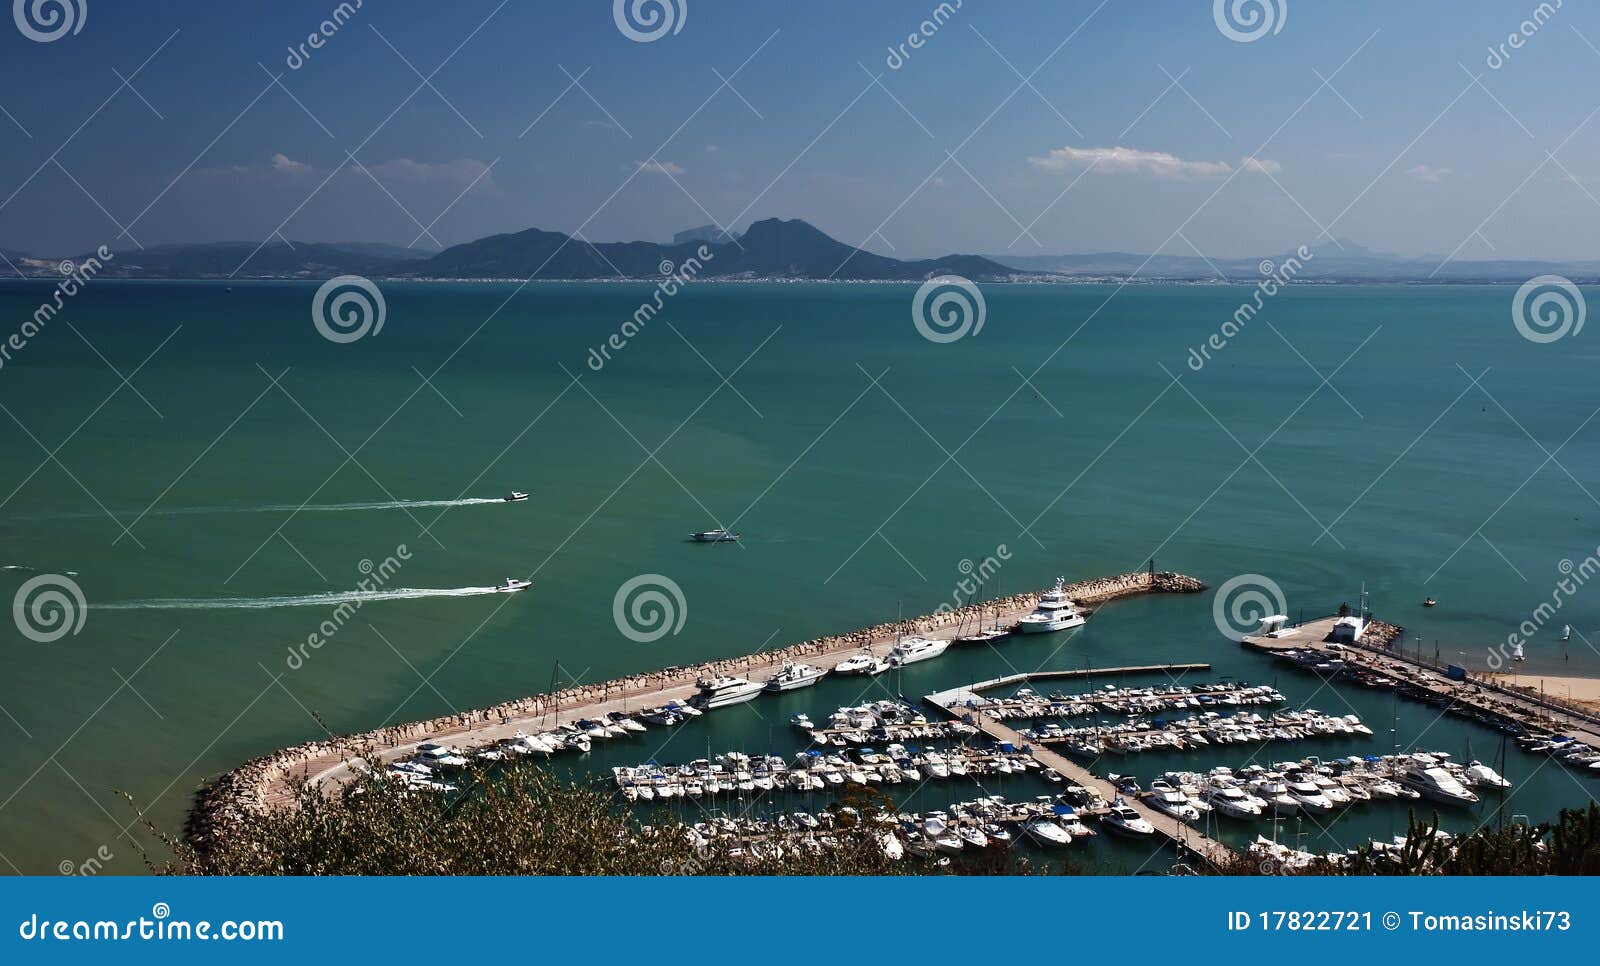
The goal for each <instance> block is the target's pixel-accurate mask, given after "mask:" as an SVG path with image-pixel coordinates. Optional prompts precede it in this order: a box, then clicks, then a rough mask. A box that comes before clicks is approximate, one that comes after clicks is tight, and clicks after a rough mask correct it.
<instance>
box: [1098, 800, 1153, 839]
mask: <svg viewBox="0 0 1600 966" xmlns="http://www.w3.org/2000/svg"><path fill="white" fill-rule="evenodd" d="M1101 821H1102V822H1105V823H1106V828H1108V829H1110V830H1111V831H1113V832H1116V833H1118V834H1119V835H1127V836H1130V837H1132V838H1147V837H1149V836H1151V835H1154V834H1156V827H1155V826H1154V825H1151V824H1150V823H1149V822H1148V821H1147V820H1145V819H1144V818H1142V817H1140V815H1139V813H1138V812H1136V811H1134V810H1133V809H1132V808H1131V807H1130V806H1128V805H1127V804H1126V803H1125V802H1123V801H1122V800H1121V799H1118V800H1117V802H1116V804H1114V805H1112V806H1111V807H1110V808H1109V809H1108V810H1107V811H1106V814H1105V816H1104V817H1103V818H1102V819H1101Z"/></svg>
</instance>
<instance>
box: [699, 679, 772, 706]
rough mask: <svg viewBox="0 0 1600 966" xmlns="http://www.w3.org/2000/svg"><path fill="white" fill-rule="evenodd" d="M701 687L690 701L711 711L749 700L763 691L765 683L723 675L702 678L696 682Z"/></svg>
mask: <svg viewBox="0 0 1600 966" xmlns="http://www.w3.org/2000/svg"><path fill="white" fill-rule="evenodd" d="M695 686H696V687H698V688H699V689H700V693H699V694H696V695H695V696H694V697H693V698H691V699H690V701H691V702H692V703H693V704H694V705H696V706H698V707H699V708H700V709H701V710H704V711H710V710H712V709H714V708H725V707H727V706H728V705H730V704H741V703H743V702H745V701H749V700H751V699H752V698H754V697H755V696H756V695H758V694H760V693H761V689H762V687H763V685H760V684H757V683H755V682H754V681H751V680H750V679H748V678H736V677H729V676H728V675H722V676H720V677H715V678H701V679H699V680H698V681H696V682H695Z"/></svg>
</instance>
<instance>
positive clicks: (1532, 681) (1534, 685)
mask: <svg viewBox="0 0 1600 966" xmlns="http://www.w3.org/2000/svg"><path fill="white" fill-rule="evenodd" d="M1493 679H1494V680H1495V681H1499V682H1501V683H1503V684H1505V685H1506V686H1507V687H1513V688H1527V689H1529V690H1530V691H1532V692H1533V693H1534V694H1538V693H1539V690H1540V688H1541V687H1542V688H1543V689H1544V694H1545V696H1547V697H1550V698H1558V699H1561V700H1568V699H1570V700H1571V701H1573V702H1574V703H1575V704H1580V705H1582V706H1584V707H1585V708H1587V709H1588V710H1590V711H1594V712H1600V678H1579V677H1556V676H1553V675H1549V674H1496V675H1494V676H1493Z"/></svg>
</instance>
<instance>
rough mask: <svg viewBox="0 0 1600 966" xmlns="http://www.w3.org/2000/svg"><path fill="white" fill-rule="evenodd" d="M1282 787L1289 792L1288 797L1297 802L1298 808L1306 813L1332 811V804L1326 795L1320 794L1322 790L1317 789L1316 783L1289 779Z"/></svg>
mask: <svg viewBox="0 0 1600 966" xmlns="http://www.w3.org/2000/svg"><path fill="white" fill-rule="evenodd" d="M1284 786H1285V787H1286V788H1287V789H1288V790H1289V797H1290V798H1293V799H1294V800H1295V801H1296V802H1298V803H1299V805H1300V807H1301V808H1303V809H1305V810H1306V811H1308V812H1331V811H1333V802H1332V801H1331V800H1329V798H1328V796H1327V795H1324V794H1323V793H1322V789H1321V788H1319V787H1317V783H1316V782H1314V781H1308V780H1304V779H1301V780H1294V779H1291V780H1289V781H1286V782H1284Z"/></svg>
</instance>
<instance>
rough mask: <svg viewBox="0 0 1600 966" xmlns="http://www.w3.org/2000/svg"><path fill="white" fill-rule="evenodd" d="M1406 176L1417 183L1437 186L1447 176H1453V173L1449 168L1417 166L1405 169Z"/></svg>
mask: <svg viewBox="0 0 1600 966" xmlns="http://www.w3.org/2000/svg"><path fill="white" fill-rule="evenodd" d="M1406 174H1407V175H1408V176H1410V177H1412V178H1416V179H1417V180H1418V181H1426V182H1428V183H1429V184H1438V183H1439V182H1440V181H1441V180H1443V179H1444V178H1446V177H1447V176H1449V175H1452V174H1455V172H1454V171H1452V170H1451V169H1449V168H1430V167H1428V166H1427V165H1425V164H1419V165H1417V166H1416V167H1413V168H1408V169H1406Z"/></svg>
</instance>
